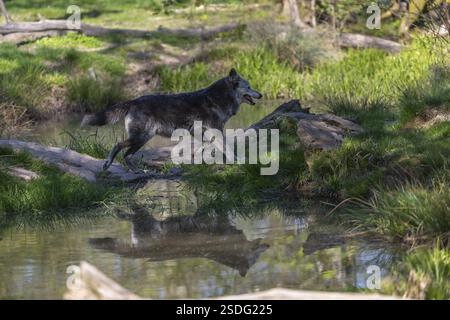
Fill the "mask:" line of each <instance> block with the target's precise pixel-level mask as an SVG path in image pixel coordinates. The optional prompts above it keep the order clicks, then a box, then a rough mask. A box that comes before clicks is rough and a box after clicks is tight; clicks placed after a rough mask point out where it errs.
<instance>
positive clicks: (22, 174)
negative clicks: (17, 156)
mask: <svg viewBox="0 0 450 320" xmlns="http://www.w3.org/2000/svg"><path fill="white" fill-rule="evenodd" d="M7 172H8V174H9V175H11V176H13V177H16V178H19V179H22V180H25V181H30V180H34V179H37V178H39V174H37V173H36V172H34V171H31V170H27V169H25V168H21V167H16V166H14V167H10V168H8V169H7Z"/></svg>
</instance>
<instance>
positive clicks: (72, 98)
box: [67, 76, 126, 112]
mask: <svg viewBox="0 0 450 320" xmlns="http://www.w3.org/2000/svg"><path fill="white" fill-rule="evenodd" d="M125 97H126V95H125V93H124V91H123V86H122V84H121V83H120V80H118V79H112V80H105V81H102V80H99V79H93V78H91V77H89V76H81V77H78V78H75V79H72V80H70V81H69V83H68V85H67V100H68V103H70V105H71V109H72V110H75V111H78V112H96V111H100V110H103V109H105V108H107V107H111V106H112V105H115V104H117V103H119V102H120V101H123V100H125Z"/></svg>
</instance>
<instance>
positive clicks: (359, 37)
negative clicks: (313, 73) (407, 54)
mask: <svg viewBox="0 0 450 320" xmlns="http://www.w3.org/2000/svg"><path fill="white" fill-rule="evenodd" d="M337 40H338V44H339V46H340V47H341V48H374V49H379V50H383V51H387V52H391V53H396V52H399V51H400V50H401V49H402V45H401V44H400V43H398V42H395V41H391V40H386V39H382V38H378V37H372V36H366V35H363V34H357V33H341V34H339V36H338V38H337Z"/></svg>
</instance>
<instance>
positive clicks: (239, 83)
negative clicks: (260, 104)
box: [229, 69, 262, 105]
mask: <svg viewBox="0 0 450 320" xmlns="http://www.w3.org/2000/svg"><path fill="white" fill-rule="evenodd" d="M229 79H230V81H231V83H232V84H233V88H234V91H235V95H236V99H237V101H238V103H239V104H241V103H248V104H251V105H254V104H255V101H254V100H253V99H261V98H262V94H261V93H259V92H258V91H256V90H253V89H252V87H250V84H249V83H248V81H247V80H245V79H244V78H242V77H241V76H240V75H239V74H238V73H237V72H236V70H235V69H231V71H230V74H229Z"/></svg>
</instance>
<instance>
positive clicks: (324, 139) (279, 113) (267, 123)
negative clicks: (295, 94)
mask: <svg viewBox="0 0 450 320" xmlns="http://www.w3.org/2000/svg"><path fill="white" fill-rule="evenodd" d="M282 118H289V119H292V120H294V121H295V122H297V135H298V137H299V140H300V142H301V143H302V145H303V146H304V148H305V149H306V150H331V149H336V148H339V147H340V146H341V144H342V142H343V140H344V138H345V137H346V136H347V135H353V134H358V133H361V132H362V131H363V129H362V128H361V127H360V126H359V125H357V124H356V123H354V122H351V121H349V120H347V119H344V118H341V117H338V116H336V115H333V114H313V113H310V112H309V109H303V108H302V107H301V105H300V101H298V100H291V101H289V102H287V103H284V104H282V105H281V106H279V107H278V108H277V109H276V110H275V111H273V112H272V113H271V114H269V115H268V116H266V117H264V118H263V119H261V120H260V121H258V122H257V123H255V124H253V125H252V126H250V127H249V129H250V128H251V129H262V128H273V127H275V126H276V124H277V122H279V121H280V119H282Z"/></svg>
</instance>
